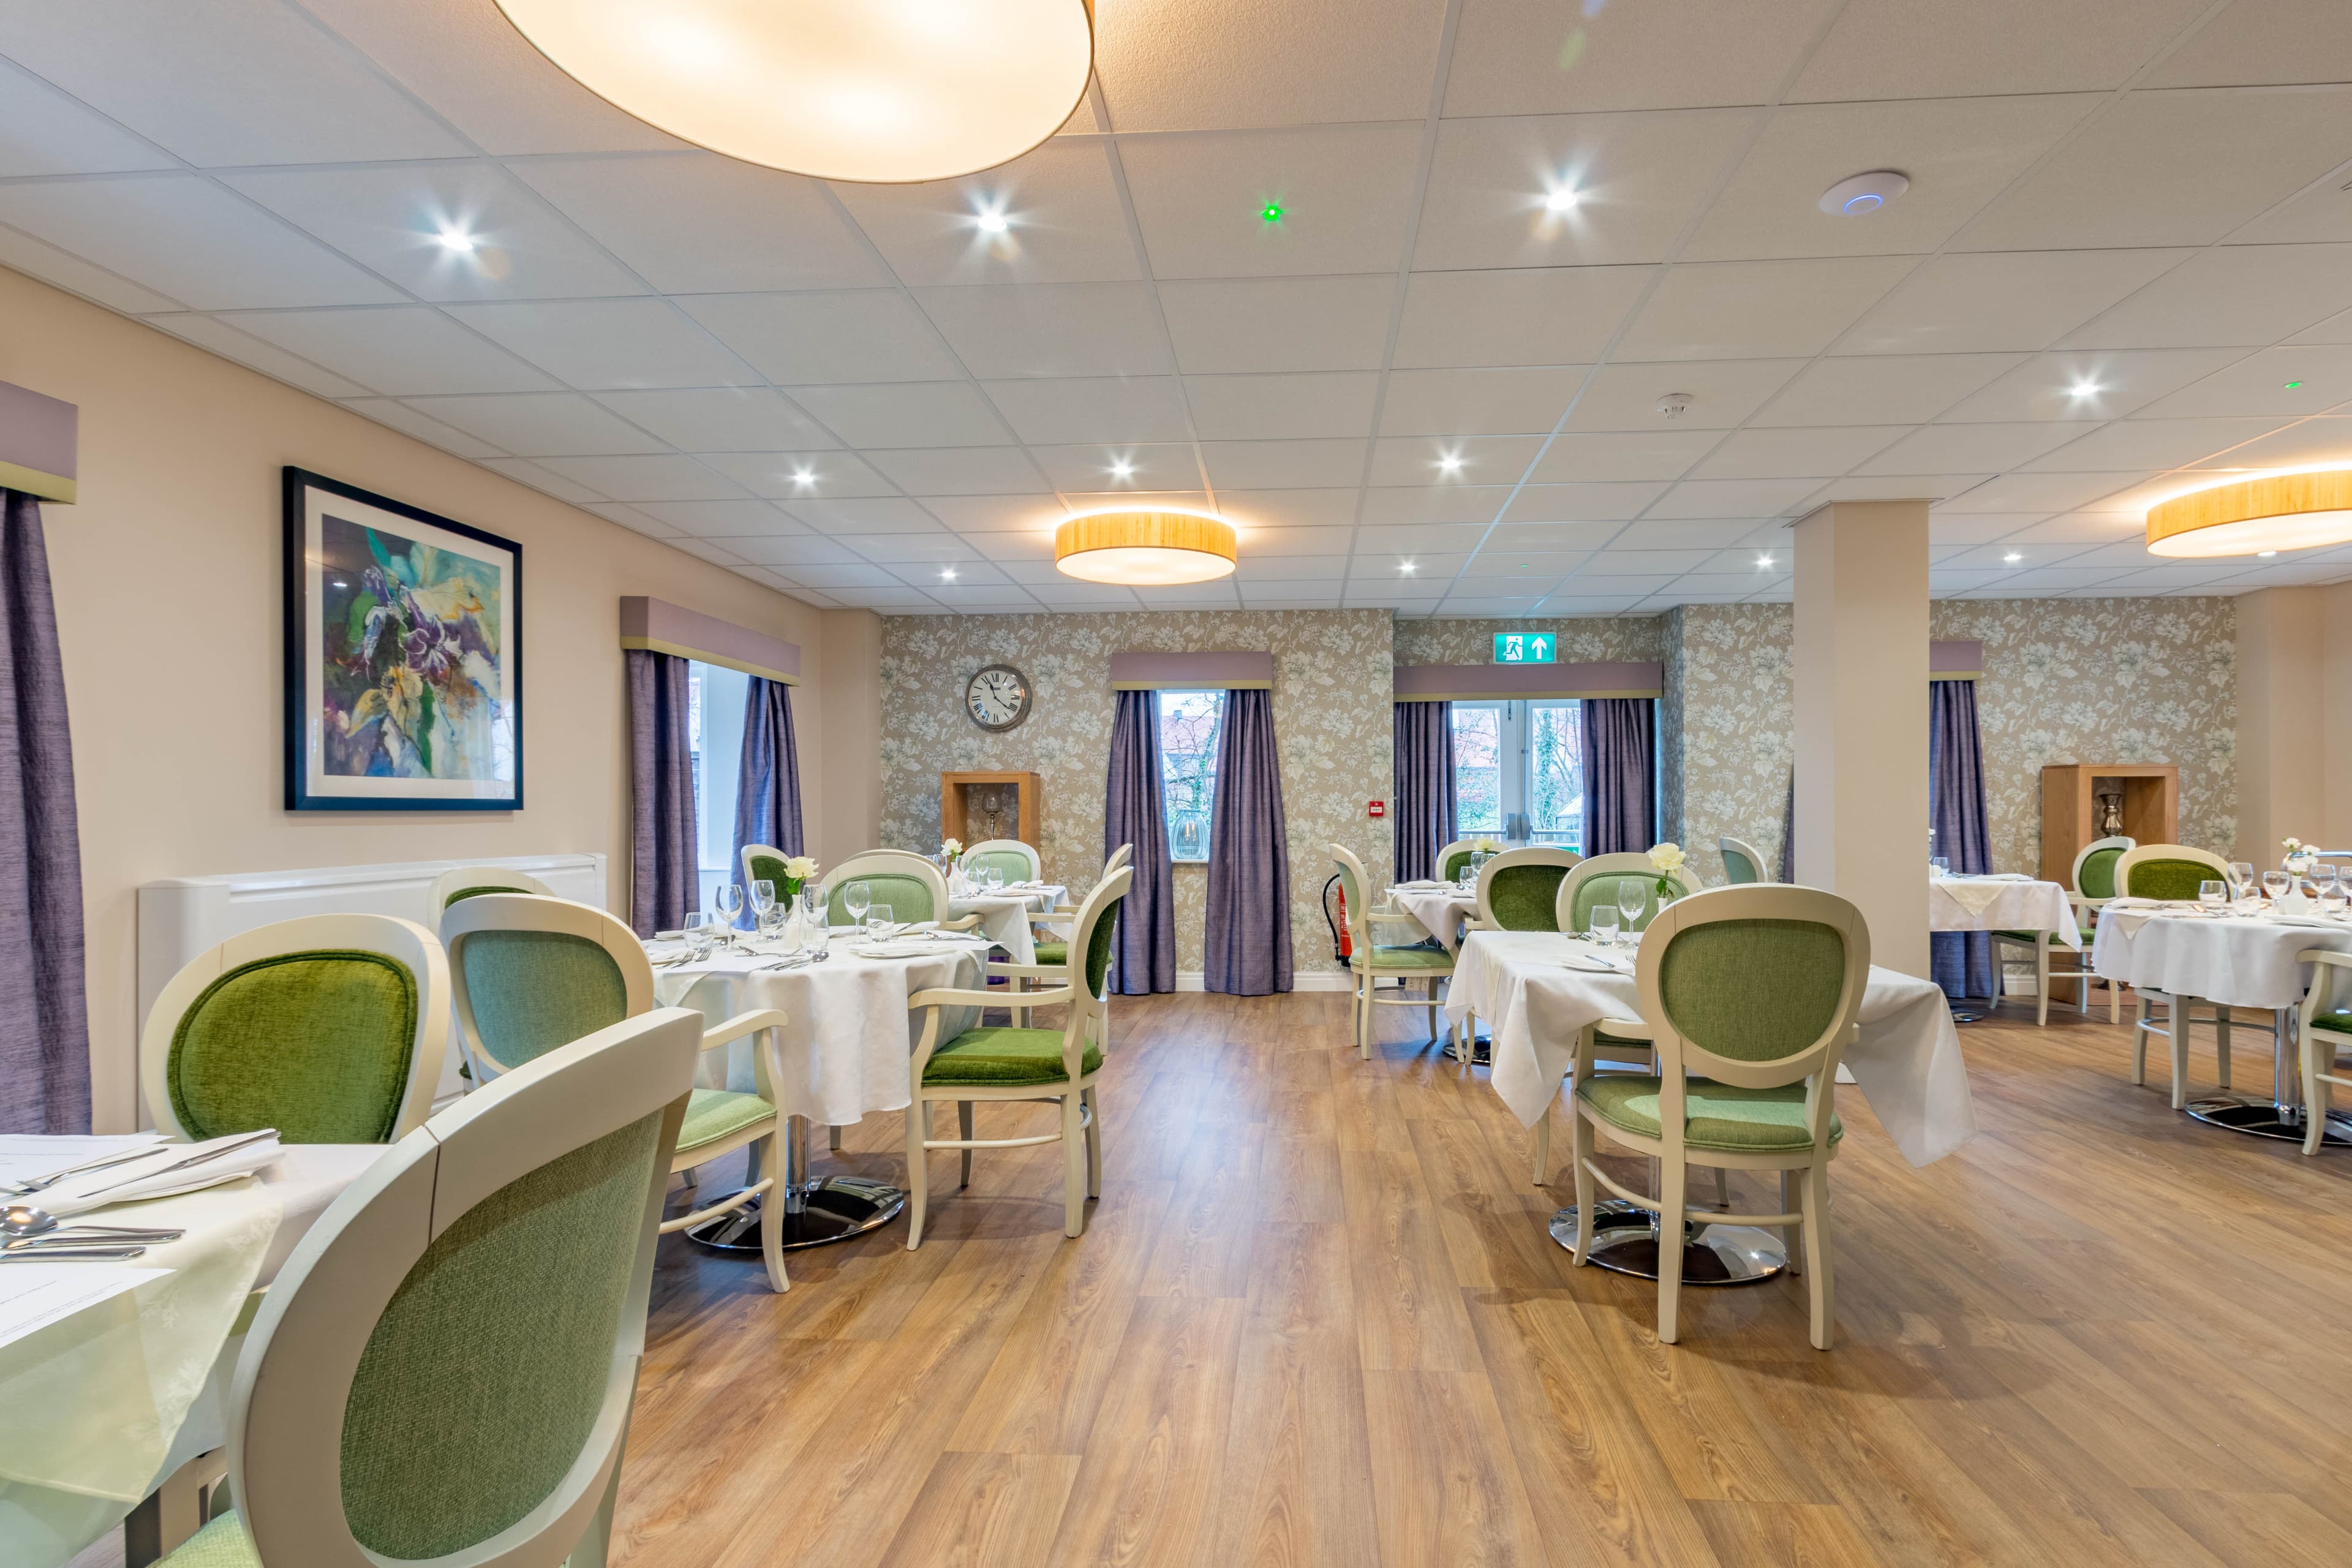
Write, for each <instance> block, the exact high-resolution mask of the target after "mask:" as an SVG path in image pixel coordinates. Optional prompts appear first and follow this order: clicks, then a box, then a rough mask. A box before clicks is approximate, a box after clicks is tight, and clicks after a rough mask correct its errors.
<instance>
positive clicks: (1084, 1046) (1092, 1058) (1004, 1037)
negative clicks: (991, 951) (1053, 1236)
mask: <svg viewBox="0 0 2352 1568" xmlns="http://www.w3.org/2000/svg"><path fill="white" fill-rule="evenodd" d="M1134 880H1135V872H1134V871H1133V870H1132V869H1127V868H1123V869H1120V870H1118V871H1115V872H1113V873H1111V874H1110V875H1109V876H1108V877H1105V878H1104V879H1102V880H1101V881H1099V882H1097V883H1096V884H1095V889H1094V891H1092V892H1091V893H1088V894H1087V900H1086V902H1085V903H1084V904H1082V905H1080V906H1079V908H1078V917H1077V920H1076V921H1075V922H1074V923H1073V925H1072V927H1071V944H1072V947H1073V950H1074V951H1076V952H1082V953H1084V954H1085V955H1086V961H1085V963H1083V964H1072V965H1070V966H1069V967H1068V970H1067V974H1068V978H1069V979H1070V980H1071V981H1073V982H1076V984H1064V985H1057V986H1055V987H1054V988H1052V989H1051V990H1046V991H1031V992H1022V993H1015V994H1009V995H1003V994H992V993H990V992H987V991H984V990H983V991H964V990H960V989H956V988H954V987H948V986H939V987H933V988H932V989H929V990H926V991H918V992H917V993H915V994H914V995H912V996H910V997H908V1000H907V1005H908V1009H909V1010H911V1011H914V1012H919V1013H921V1014H922V1015H923V1022H922V1032H921V1034H920V1035H919V1037H917V1039H916V1041H915V1054H914V1059H913V1061H912V1062H911V1063H910V1064H909V1066H908V1100H907V1250H908V1251H909V1252H912V1251H913V1250H915V1248H917V1247H920V1246H921V1245H922V1244H923V1211H924V1207H925V1205H926V1202H927V1194H928V1191H929V1156H930V1152H931V1151H932V1150H934V1149H955V1150H959V1151H961V1153H962V1155H963V1171H962V1179H961V1182H960V1183H959V1185H961V1186H967V1187H968V1186H970V1185H971V1152H972V1151H973V1150H975V1149H1028V1148H1034V1147H1035V1146H1036V1145H1038V1144H1042V1143H1056V1142H1057V1143H1060V1144H1061V1145H1062V1211H1063V1212H1062V1231H1063V1234H1064V1235H1066V1236H1073V1237H1075V1236H1081V1235H1084V1234H1085V1232H1086V1228H1087V1199H1088V1198H1098V1197H1100V1196H1102V1118H1101V1107H1100V1106H1099V1104H1097V1101H1096V1099H1095V1080H1096V1079H1097V1077H1098V1076H1099V1075H1100V1074H1101V1072H1102V1068H1103V1061H1104V1058H1107V1057H1108V1055H1109V1054H1110V1000H1109V984H1110V979H1109V977H1110V955H1111V943H1112V941H1113V938H1114V936H1115V934H1116V932H1117V931H1118V911H1119V904H1120V901H1121V900H1124V899H1125V898H1126V897H1127V889H1128V888H1129V885H1130V884H1131V883H1132V882H1133V881H1134ZM1037 967H1038V966H1036V965H1034V964H1015V963H991V964H989V965H988V966H987V973H988V975H989V976H990V977H991V978H1005V979H1011V978H1014V977H1017V976H1020V975H1023V974H1024V973H1034V972H1035V971H1036V969H1037ZM1065 1004H1066V1005H1067V1007H1068V1011H1067V1012H1066V1014H1065V1015H1064V1018H1063V1023H1062V1026H1061V1027H1060V1028H1058V1029H1040V1028H1033V1027H1030V1026H1027V1025H1019V1026H982V1025H981V1024H980V1023H979V1019H980V1018H981V1016H982V1015H981V1014H978V1013H970V1014H963V1015H962V1016H968V1017H969V1018H971V1020H972V1022H971V1026H968V1027H964V1028H961V1029H957V1030H955V1031H954V1032H953V1033H952V1034H950V1032H949V1028H948V1026H946V1025H945V1021H944V1020H945V1016H946V1014H947V1010H948V1009H950V1008H954V1009H958V1010H960V1011H961V1009H965V1008H977V1007H1007V1008H1010V1009H1011V1010H1012V1011H1013V1014H1014V1015H1016V1016H1025V1015H1027V1014H1029V1013H1032V1012H1034V1010H1035V1009H1037V1008H1039V1007H1052V1006H1058V1005H1065ZM942 1035H947V1036H948V1037H947V1038H944V1039H943V1038H941V1036H942ZM941 1100H953V1101H955V1105H956V1136H955V1137H953V1138H934V1137H932V1136H931V1132H932V1128H931V1107H932V1106H934V1105H936V1104H938V1103H939V1102H940V1101H941ZM981 1100H1031V1101H1035V1102H1038V1103H1041V1104H1043V1103H1052V1104H1055V1105H1057V1106H1058V1107H1059V1108H1060V1110H1061V1116H1060V1121H1059V1124H1058V1125H1057V1126H1056V1127H1055V1130H1054V1131H1051V1132H1046V1133H1040V1134H1037V1135H1034V1136H1031V1137H1024V1138H978V1137H975V1136H974V1135H973V1131H972V1106H973V1104H974V1103H975V1102H977V1101H981Z"/></svg>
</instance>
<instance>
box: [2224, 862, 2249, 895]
mask: <svg viewBox="0 0 2352 1568" xmlns="http://www.w3.org/2000/svg"><path fill="white" fill-rule="evenodd" d="M2230 880H2231V882H2233V883H2235V884H2237V889H2238V896H2239V897H2240V898H2246V897H2248V896H2249V895H2251V894H2252V892H2253V890H2254V863H2253V862H2252V860H2232V861H2231V862H2230Z"/></svg>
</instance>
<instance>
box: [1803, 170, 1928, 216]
mask: <svg viewBox="0 0 2352 1568" xmlns="http://www.w3.org/2000/svg"><path fill="white" fill-rule="evenodd" d="M1910 188H1911V177H1910V176H1909V175H1908V174H1897V173H1895V171H1894V170H1892V169H1873V170H1871V171H1870V172H1869V173H1868V174H1856V175H1854V176H1853V178H1852V179H1846V180H1840V181H1839V182H1838V183H1837V184H1834V185H1832V186H1831V187H1830V188H1829V189H1828V190H1826V191H1823V192H1822V200H1821V208H1822V211H1823V212H1825V213H1827V214H1829V215H1830V216H1832V217H1862V216H1866V215H1868V214H1870V213H1874V212H1876V211H1877V210H1878V209H1879V208H1881V207H1883V206H1885V205H1886V204H1887V203H1889V202H1891V201H1893V200H1894V199H1895V197H1897V196H1899V195H1902V194H1903V193H1904V192H1906V191H1907V190H1909V189H1910Z"/></svg>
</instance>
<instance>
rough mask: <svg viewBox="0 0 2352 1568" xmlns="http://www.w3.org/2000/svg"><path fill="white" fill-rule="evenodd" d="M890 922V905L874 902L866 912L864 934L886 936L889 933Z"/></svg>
mask: <svg viewBox="0 0 2352 1568" xmlns="http://www.w3.org/2000/svg"><path fill="white" fill-rule="evenodd" d="M891 923H892V922H891V920H890V906H889V905H887V904H875V905H873V906H871V907H870V908H869V910H868V911H867V913H866V935H867V936H869V937H878V936H887V935H888V934H889V931H890V926H891Z"/></svg>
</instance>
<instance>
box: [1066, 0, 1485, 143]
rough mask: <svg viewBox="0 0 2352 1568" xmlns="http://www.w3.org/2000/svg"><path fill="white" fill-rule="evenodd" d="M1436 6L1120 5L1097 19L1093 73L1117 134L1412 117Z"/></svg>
mask: <svg viewBox="0 0 2352 1568" xmlns="http://www.w3.org/2000/svg"><path fill="white" fill-rule="evenodd" d="M1444 20H1445V14H1444V9H1443V8H1442V7H1439V6H1434V5H1427V4H1423V0H1349V4H1348V5H1260V4H1256V3H1255V0H1182V3H1181V4H1180V3H1178V0H1129V3H1128V4H1123V5H1106V6H1104V7H1103V8H1102V9H1101V11H1100V12H1099V13H1098V14H1097V22H1096V32H1095V69H1096V72H1097V75H1098V76H1099V77H1100V78H1101V80H1102V89H1103V100H1104V101H1105V102H1106V103H1108V105H1109V107H1110V113H1111V121H1112V124H1113V125H1115V126H1116V127H1117V128H1118V130H1120V131H1122V132H1128V131H1192V130H1198V129H1202V128H1218V129H1223V128H1228V127H1235V126H1278V125H1318V124H1324V123H1329V122H1335V121H1359V120H1419V119H1420V118H1421V117H1422V116H1423V115H1424V114H1425V113H1427V112H1428V110H1429V100H1430V78H1431V73H1432V72H1433V70H1434V69H1435V68H1436V63H1437V50H1438V38H1439V36H1440V34H1441V33H1442V32H1443V30H1444Z"/></svg>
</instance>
